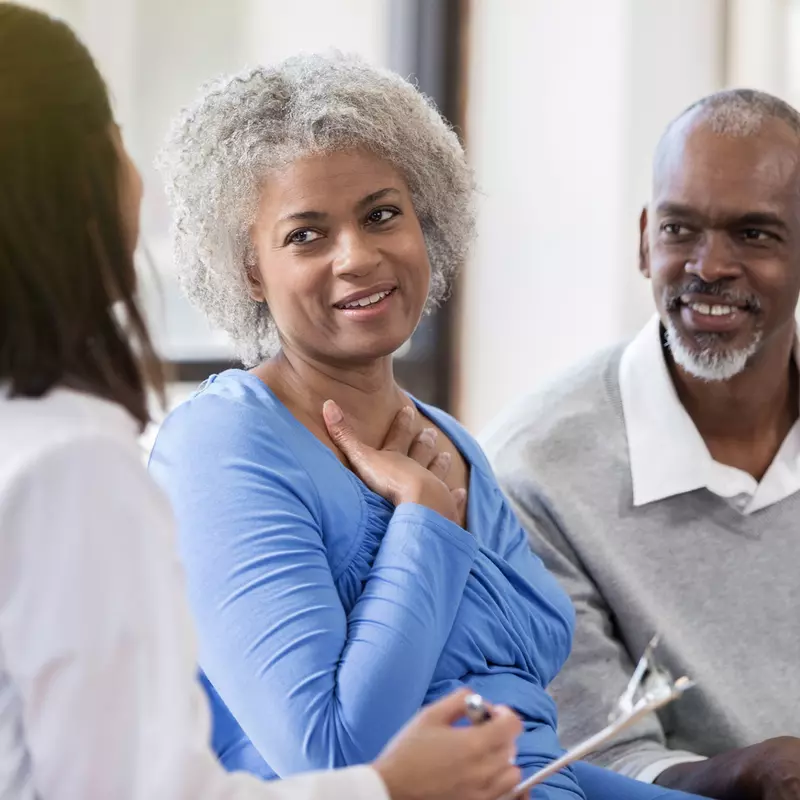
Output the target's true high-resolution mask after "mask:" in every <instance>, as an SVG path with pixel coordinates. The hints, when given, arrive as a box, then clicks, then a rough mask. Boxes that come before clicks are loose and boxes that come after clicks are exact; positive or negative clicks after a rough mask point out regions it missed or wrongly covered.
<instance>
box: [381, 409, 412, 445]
mask: <svg viewBox="0 0 800 800" xmlns="http://www.w3.org/2000/svg"><path fill="white" fill-rule="evenodd" d="M416 415H417V414H416V410H415V409H414V406H404V407H403V408H401V409H400V410H399V411H398V412H397V414H395V417H394V419H393V420H392V424H391V425H390V426H389V431H388V433H387V434H386V438H385V439H384V440H383V446H382V447H381V450H392V451H394V452H395V453H401V454H402V455H404V456H405V455H408V451H409V449H410V448H411V443H412V442H413V441H414V430H413V422H414V418H415V417H416Z"/></svg>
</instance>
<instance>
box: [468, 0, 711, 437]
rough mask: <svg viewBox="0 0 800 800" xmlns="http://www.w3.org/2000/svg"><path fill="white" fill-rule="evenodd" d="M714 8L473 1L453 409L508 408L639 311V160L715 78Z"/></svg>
mask: <svg viewBox="0 0 800 800" xmlns="http://www.w3.org/2000/svg"><path fill="white" fill-rule="evenodd" d="M723 6H724V2H723V0H669V2H665V0H603V1H602V2H598V0H558V2H553V1H552V0H474V2H473V20H472V31H471V43H470V47H471V60H470V75H469V113H468V125H467V146H468V149H469V152H470V155H471V158H472V161H473V163H474V165H475V169H476V173H477V178H478V182H479V184H480V186H481V188H482V190H483V197H482V200H481V205H480V216H479V237H480V238H479V241H478V244H477V248H476V251H475V253H474V257H473V258H472V260H471V263H470V264H469V265H468V267H467V269H466V273H465V276H464V286H463V290H462V301H463V306H462V314H461V317H462V331H461V343H462V347H461V352H460V375H461V382H460V386H459V387H458V389H459V392H458V394H459V397H460V403H459V408H458V409H457V412H458V414H459V416H460V417H461V419H462V420H464V422H465V423H466V424H467V425H468V426H469V427H470V428H471V429H473V430H479V429H480V428H482V427H483V426H484V425H485V424H486V423H487V422H488V421H489V420H490V419H491V418H492V417H493V416H494V415H495V414H496V413H498V412H499V410H500V409H501V408H502V407H503V406H504V405H505V404H506V403H507V402H508V401H509V400H511V399H512V398H514V397H516V396H518V395H519V394H522V393H524V392H527V391H529V390H531V389H534V388H536V387H537V386H539V385H541V383H542V382H543V381H545V380H546V379H547V378H549V377H551V376H553V375H554V374H556V373H557V372H559V371H561V370H562V369H563V368H564V367H565V365H567V364H568V363H570V362H572V361H574V360H576V359H578V358H580V357H582V356H584V355H587V354H589V353H591V352H592V351H593V350H595V349H596V348H598V347H599V346H601V345H603V344H606V343H610V342H613V341H616V340H617V339H619V338H620V337H622V336H625V335H627V334H629V333H631V332H633V331H635V330H636V328H637V327H638V326H639V325H640V324H641V323H642V322H643V321H644V320H645V319H646V318H647V317H648V316H649V314H650V313H651V308H652V306H651V300H650V297H649V293H648V289H647V286H646V284H645V283H644V281H643V280H642V279H640V278H639V277H638V273H637V271H636V248H637V241H638V228H637V225H638V212H639V209H640V208H641V206H642V204H643V203H644V202H645V201H646V198H647V194H648V186H649V161H650V153H651V151H652V149H653V147H654V145H655V143H656V141H657V139H658V136H659V134H660V132H661V130H662V128H663V127H664V125H665V124H666V123H667V122H668V121H669V119H670V118H671V117H673V116H674V115H675V114H677V113H679V112H680V111H681V110H682V109H683V107H685V106H686V105H688V104H689V103H690V102H691V101H693V100H694V99H696V98H697V97H700V96H701V95H703V94H706V93H708V92H711V91H714V90H716V89H718V88H720V86H721V83H722V79H723V54H724V47H723V41H722V35H723V31H724V26H723V24H722V13H723Z"/></svg>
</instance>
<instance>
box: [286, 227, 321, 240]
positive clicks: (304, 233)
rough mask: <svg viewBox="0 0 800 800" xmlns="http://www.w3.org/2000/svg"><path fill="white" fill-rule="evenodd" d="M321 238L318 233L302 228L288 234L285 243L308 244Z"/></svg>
mask: <svg viewBox="0 0 800 800" xmlns="http://www.w3.org/2000/svg"><path fill="white" fill-rule="evenodd" d="M321 237H322V234H321V233H319V232H318V231H312V230H310V229H309V228H303V229H302V230H299V231H294V232H293V233H290V234H289V236H288V238H287V239H286V241H287V243H288V244H308V243H309V242H314V241H316V240H317V239H319V238H321Z"/></svg>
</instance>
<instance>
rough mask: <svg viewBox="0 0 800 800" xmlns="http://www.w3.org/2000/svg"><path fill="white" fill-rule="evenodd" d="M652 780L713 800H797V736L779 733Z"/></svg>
mask: <svg viewBox="0 0 800 800" xmlns="http://www.w3.org/2000/svg"><path fill="white" fill-rule="evenodd" d="M656 783H657V784H658V785H659V786H666V787H669V788H670V789H680V790H682V791H684V792H692V793H694V794H701V795H705V796H706V797H714V798H717V800H800V739H797V738H795V737H793V736H782V737H780V738H778V739H768V740H767V741H766V742H762V743H761V744H756V745H753V746H752V747H744V748H742V749H741V750H731V751H729V752H727V753H722V754H720V755H718V756H715V757H714V758H709V759H708V760H707V761H697V762H694V763H690V764H676V765H675V766H674V767H670V768H669V769H666V770H664V772H662V773H661V775H659V776H658V778H657V779H656Z"/></svg>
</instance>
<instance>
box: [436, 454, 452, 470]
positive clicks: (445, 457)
mask: <svg viewBox="0 0 800 800" xmlns="http://www.w3.org/2000/svg"><path fill="white" fill-rule="evenodd" d="M437 458H438V459H439V463H440V464H441V465H442V466H444V467H446V466H448V465H449V464H450V461H451V460H452V456H451V455H450V453H448V452H444V453H439V455H438V456H437Z"/></svg>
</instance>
